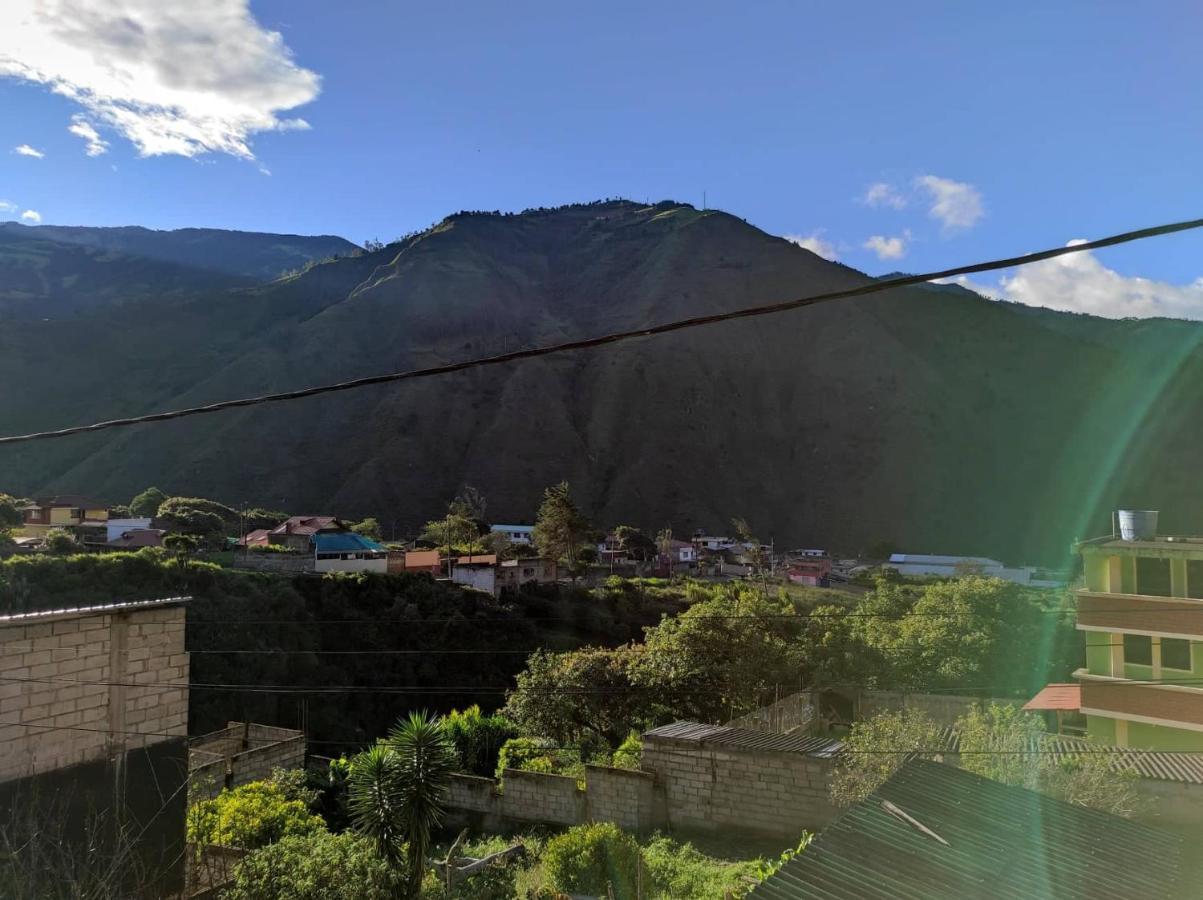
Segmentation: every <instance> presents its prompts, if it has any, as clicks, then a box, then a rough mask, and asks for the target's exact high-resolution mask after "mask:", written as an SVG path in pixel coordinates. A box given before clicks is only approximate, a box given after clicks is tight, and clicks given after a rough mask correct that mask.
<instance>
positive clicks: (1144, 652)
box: [1124, 634, 1153, 666]
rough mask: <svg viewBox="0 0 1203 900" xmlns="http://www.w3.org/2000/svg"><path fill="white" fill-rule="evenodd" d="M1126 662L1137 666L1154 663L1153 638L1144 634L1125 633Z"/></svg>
mask: <svg viewBox="0 0 1203 900" xmlns="http://www.w3.org/2000/svg"><path fill="white" fill-rule="evenodd" d="M1124 662H1125V663H1130V664H1132V665H1137V666H1151V665H1153V639H1152V638H1151V637H1148V636H1146V635H1143V634H1125V635H1124Z"/></svg>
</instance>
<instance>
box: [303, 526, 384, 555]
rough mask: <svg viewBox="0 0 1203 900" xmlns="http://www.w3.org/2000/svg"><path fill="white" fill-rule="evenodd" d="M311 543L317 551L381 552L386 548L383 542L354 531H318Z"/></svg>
mask: <svg viewBox="0 0 1203 900" xmlns="http://www.w3.org/2000/svg"><path fill="white" fill-rule="evenodd" d="M313 544H314V549H316V550H317V552H318V553H362V552H364V551H367V550H375V551H377V552H383V551H384V550H385V549H386V548H385V547H384V545H383V544H378V543H376V542H375V541H374V540H372V539H371V538H366V537H364V536H363V535H362V534H356V533H355V532H354V531H319V532H318V533H317V534H315V535H314V536H313Z"/></svg>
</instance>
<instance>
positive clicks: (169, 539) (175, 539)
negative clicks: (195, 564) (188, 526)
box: [163, 532, 200, 560]
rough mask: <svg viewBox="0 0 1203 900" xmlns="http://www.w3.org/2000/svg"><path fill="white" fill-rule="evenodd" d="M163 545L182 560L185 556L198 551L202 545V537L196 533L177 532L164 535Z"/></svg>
mask: <svg viewBox="0 0 1203 900" xmlns="http://www.w3.org/2000/svg"><path fill="white" fill-rule="evenodd" d="M163 546H164V547H166V548H167V549H168V550H170V551H171V552H172V553H174V554H175V555H176V556H177V557H178V558H179V559H181V560H182V559H183V558H184V557H185V556H189V555H191V554H193V553H195V552H196V551H197V549H198V548H199V547H200V539H199V538H198V537H197V536H196V535H194V534H183V533H181V532H175V533H173V534H168V535H166V536H164V538H163Z"/></svg>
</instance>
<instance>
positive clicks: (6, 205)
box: [0, 200, 17, 213]
mask: <svg viewBox="0 0 1203 900" xmlns="http://www.w3.org/2000/svg"><path fill="white" fill-rule="evenodd" d="M16 211H17V204H15V203H13V202H12V201H11V200H0V213H11V212H16Z"/></svg>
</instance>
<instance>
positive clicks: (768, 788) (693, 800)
mask: <svg viewBox="0 0 1203 900" xmlns="http://www.w3.org/2000/svg"><path fill="white" fill-rule="evenodd" d="M834 766H835V760H834V759H831V758H820V757H814V756H809V755H807V754H805V753H794V752H787V751H765V750H752V749H744V748H739V747H731V746H724V747H708V746H705V745H702V744H699V743H697V742H693V741H679V740H673V739H671V738H659V737H657V738H649V737H648V736H647V735H644V738H643V756H642V764H641V767H642V769H643V771H645V772H650V773H652V774H654V776H655V780H656V789H657V791H659V792H662V796H663V803H664V807H663V808H664V819H665V821H664V824H665V825H667V826H668V827H670V828H683V829H688V830H706V831H713V830H717V829H720V828H740V829H744V830H746V831H750V832H756V833H759V834H766V835H774V836H784V837H794V838H796V837H797V835H798V834H799V833H800V832H801V831H802V830H803V829H808V830H812V831H813V830H816V829H818V828H821V827H822V826H823V825H825V824H826V823H827V822H828V821H829V820H830V819H831V818H832V817H833V816H834V815H835V810H834V808H833V807H832V805H831V801H830V800H829V799H828V797H829V791H830V787H831V774H832V770H833V768H834Z"/></svg>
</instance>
